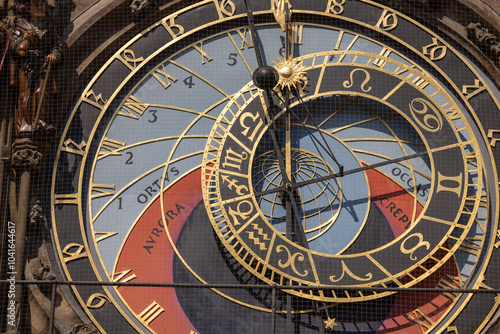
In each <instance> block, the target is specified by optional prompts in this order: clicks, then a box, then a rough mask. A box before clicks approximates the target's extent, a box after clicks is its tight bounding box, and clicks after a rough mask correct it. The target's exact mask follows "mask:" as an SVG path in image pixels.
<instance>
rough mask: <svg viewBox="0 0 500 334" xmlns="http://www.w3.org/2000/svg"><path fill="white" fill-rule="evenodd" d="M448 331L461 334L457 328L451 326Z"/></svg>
mask: <svg viewBox="0 0 500 334" xmlns="http://www.w3.org/2000/svg"><path fill="white" fill-rule="evenodd" d="M446 331H447V332H448V333H453V334H459V333H458V328H457V326H449V327H448V328H446Z"/></svg>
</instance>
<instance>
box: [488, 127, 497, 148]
mask: <svg viewBox="0 0 500 334" xmlns="http://www.w3.org/2000/svg"><path fill="white" fill-rule="evenodd" d="M495 133H500V130H494V129H489V130H488V138H489V139H491V141H490V146H491V147H495V146H496V145H497V141H500V138H494V137H493V135H494V134H495Z"/></svg>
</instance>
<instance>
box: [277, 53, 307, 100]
mask: <svg viewBox="0 0 500 334" xmlns="http://www.w3.org/2000/svg"><path fill="white" fill-rule="evenodd" d="M273 63H274V68H276V71H278V73H279V76H280V77H279V81H278V85H277V86H276V88H277V89H279V90H280V91H282V90H283V89H285V88H288V89H290V88H292V87H293V88H296V89H298V90H299V93H300V94H301V95H302V94H303V92H302V89H303V88H304V87H305V86H306V85H307V78H306V72H304V71H303V70H302V69H303V67H302V65H301V64H299V63H297V62H296V61H294V60H287V59H280V60H279V61H278V62H275V61H273Z"/></svg>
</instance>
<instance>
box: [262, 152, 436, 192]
mask: <svg viewBox="0 0 500 334" xmlns="http://www.w3.org/2000/svg"><path fill="white" fill-rule="evenodd" d="M427 154H429V153H428V152H427V151H423V152H420V153H415V154H410V155H406V156H404V157H399V158H395V159H391V160H386V161H382V162H377V163H375V164H371V165H367V166H363V167H358V168H354V169H351V170H348V171H344V172H343V173H342V174H340V173H334V174H330V175H326V176H322V177H318V178H314V179H311V180H306V181H302V182H297V183H292V188H294V189H296V188H300V187H303V186H306V185H308V184H311V183H317V182H321V181H327V180H330V179H333V178H336V177H340V176H345V175H350V174H355V173H359V172H362V171H365V170H368V169H372V168H378V167H382V166H385V165H390V164H392V163H395V162H400V161H404V160H411V159H414V158H418V157H421V156H424V155H427ZM278 191H283V187H278V188H274V189H269V190H265V191H261V192H258V193H255V196H264V195H267V194H272V193H275V192H278Z"/></svg>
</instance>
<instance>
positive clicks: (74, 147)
mask: <svg viewBox="0 0 500 334" xmlns="http://www.w3.org/2000/svg"><path fill="white" fill-rule="evenodd" d="M86 146H87V143H86V142H85V141H84V140H82V141H81V142H80V144H77V143H76V142H75V141H74V140H73V139H71V138H69V139H66V140H65V141H64V143H63V147H62V148H61V151H64V152H68V153H74V154H79V155H84V154H85V148H86Z"/></svg>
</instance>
